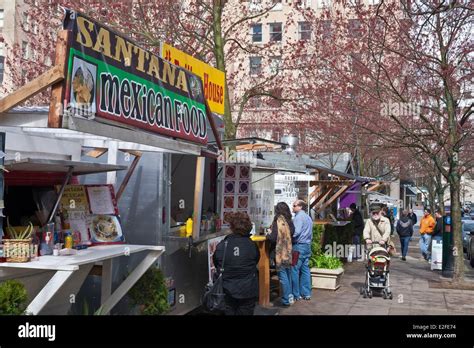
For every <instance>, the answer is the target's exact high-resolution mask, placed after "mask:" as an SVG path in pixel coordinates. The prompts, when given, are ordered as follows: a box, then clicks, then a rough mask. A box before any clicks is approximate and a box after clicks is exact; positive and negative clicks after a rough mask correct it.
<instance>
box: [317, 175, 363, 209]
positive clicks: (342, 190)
mask: <svg viewBox="0 0 474 348" xmlns="http://www.w3.org/2000/svg"><path fill="white" fill-rule="evenodd" d="M354 182H355V181H354ZM354 182H353V183H354ZM351 186H352V184H349V185H344V186H342V187H341V188H340V189H339V190H338V191H337V192H336V193H335V194H334V195H333V196H331V198H329V199H328V200H327V201H326V202H324V203H323V204H321V206H320V207H319V208H318V209H317V210H318V211H321V210H324V209H326V207H328V206H329V205H330V204H332V202H334V201H335V200H336V199H337V198H338V197H339V196H341V195H342V194H343V193H344V192H346V191H347V190H348V189H349V188H350V187H351Z"/></svg>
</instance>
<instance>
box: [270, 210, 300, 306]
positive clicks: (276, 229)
mask: <svg viewBox="0 0 474 348" xmlns="http://www.w3.org/2000/svg"><path fill="white" fill-rule="evenodd" d="M271 230H272V232H271V233H270V234H269V236H268V239H269V240H270V243H271V245H272V249H273V248H275V264H276V270H277V273H278V279H279V280H280V284H281V290H282V298H281V303H282V305H283V306H285V307H286V306H290V305H291V304H292V303H293V302H294V296H293V292H292V288H291V263H292V260H293V254H292V250H293V244H292V242H291V238H292V236H293V234H294V233H295V226H294V225H293V222H292V220H291V212H290V207H288V204H286V203H285V202H279V203H278V204H277V205H276V207H275V217H274V218H273V223H272V227H271Z"/></svg>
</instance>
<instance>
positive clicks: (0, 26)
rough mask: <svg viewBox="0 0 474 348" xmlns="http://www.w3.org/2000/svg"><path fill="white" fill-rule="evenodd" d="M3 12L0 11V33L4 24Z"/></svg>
mask: <svg viewBox="0 0 474 348" xmlns="http://www.w3.org/2000/svg"><path fill="white" fill-rule="evenodd" d="M4 16H5V12H3V10H0V32H1V31H3V26H4V24H5V17H4Z"/></svg>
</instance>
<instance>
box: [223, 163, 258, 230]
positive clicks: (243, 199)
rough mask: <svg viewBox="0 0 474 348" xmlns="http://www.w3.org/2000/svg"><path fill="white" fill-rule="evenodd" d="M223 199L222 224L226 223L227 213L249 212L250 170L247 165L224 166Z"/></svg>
mask: <svg viewBox="0 0 474 348" xmlns="http://www.w3.org/2000/svg"><path fill="white" fill-rule="evenodd" d="M223 172H224V180H222V184H223V189H222V192H223V196H224V197H223V199H222V209H221V219H222V221H223V223H224V224H227V223H228V221H227V219H226V217H227V216H228V214H229V213H232V212H236V211H242V212H246V213H247V214H249V212H250V193H251V189H250V188H251V186H250V185H251V174H252V172H251V168H250V166H249V165H238V164H225V165H224V170H223Z"/></svg>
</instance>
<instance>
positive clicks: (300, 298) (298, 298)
mask: <svg viewBox="0 0 474 348" xmlns="http://www.w3.org/2000/svg"><path fill="white" fill-rule="evenodd" d="M302 299H303V298H302V297H301V296H300V297H295V301H301V300H302Z"/></svg>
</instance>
